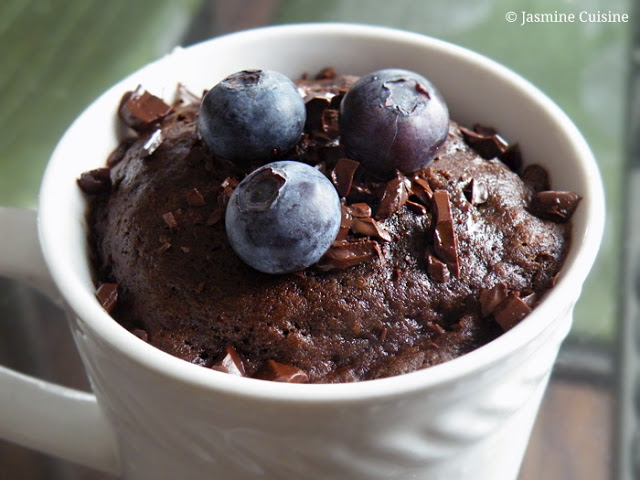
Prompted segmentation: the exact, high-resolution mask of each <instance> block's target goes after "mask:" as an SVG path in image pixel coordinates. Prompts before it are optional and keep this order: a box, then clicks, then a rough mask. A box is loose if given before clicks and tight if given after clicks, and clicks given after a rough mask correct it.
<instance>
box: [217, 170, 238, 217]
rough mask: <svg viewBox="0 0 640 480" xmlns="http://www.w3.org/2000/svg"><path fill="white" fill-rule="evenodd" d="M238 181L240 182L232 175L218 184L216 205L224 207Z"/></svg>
mask: <svg viewBox="0 0 640 480" xmlns="http://www.w3.org/2000/svg"><path fill="white" fill-rule="evenodd" d="M238 183H240V182H238V180H236V179H235V178H233V177H227V178H225V179H224V180H223V181H222V183H221V184H220V189H219V191H218V206H220V207H221V208H223V209H224V208H226V206H227V203H228V202H229V198H230V197H231V194H232V193H233V191H234V190H235V188H236V187H237V186H238Z"/></svg>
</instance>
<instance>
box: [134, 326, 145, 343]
mask: <svg viewBox="0 0 640 480" xmlns="http://www.w3.org/2000/svg"><path fill="white" fill-rule="evenodd" d="M131 333H133V334H134V335H135V336H136V337H138V338H139V339H140V340H142V341H144V342H148V341H149V334H148V333H147V331H146V330H143V329H141V328H134V329H133V330H131Z"/></svg>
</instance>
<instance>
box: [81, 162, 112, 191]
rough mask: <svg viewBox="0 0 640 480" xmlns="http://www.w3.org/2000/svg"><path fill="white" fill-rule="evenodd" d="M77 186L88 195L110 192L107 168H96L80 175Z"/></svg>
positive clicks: (109, 178) (109, 177)
mask: <svg viewBox="0 0 640 480" xmlns="http://www.w3.org/2000/svg"><path fill="white" fill-rule="evenodd" d="M78 186H79V187H80V189H81V190H82V191H83V192H84V193H87V194H89V195H96V194H99V193H107V192H109V191H110V190H111V176H110V173H109V168H107V167H103V168H96V169H95V170H90V171H88V172H84V173H82V174H81V175H80V178H78Z"/></svg>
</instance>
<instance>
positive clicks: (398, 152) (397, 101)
mask: <svg viewBox="0 0 640 480" xmlns="http://www.w3.org/2000/svg"><path fill="white" fill-rule="evenodd" d="M339 121H340V138H341V141H342V143H343V145H344V146H345V149H346V152H347V155H349V156H350V157H351V158H353V159H354V160H358V161H359V162H360V163H361V164H362V165H363V167H364V168H366V169H368V170H370V171H372V172H374V173H376V174H379V175H382V176H389V175H392V174H393V172H394V171H395V170H396V169H397V170H400V171H401V172H403V173H411V172H414V171H416V170H419V169H421V168H423V167H425V166H426V165H427V164H429V162H431V160H433V157H434V156H435V155H436V153H437V151H438V148H439V147H440V145H442V143H444V141H445V139H446V138H447V134H448V132H449V111H448V109H447V105H446V104H445V101H444V99H443V97H442V95H441V94H440V92H438V90H437V89H436V88H435V87H434V86H433V84H431V82H429V80H427V79H426V78H424V77H423V76H421V75H419V74H417V73H415V72H411V71H409V70H401V69H386V70H379V71H376V72H373V73H370V74H368V75H365V76H363V77H361V78H360V79H359V80H358V81H357V82H356V83H354V84H353V85H352V86H351V88H350V89H349V90H348V91H347V93H346V94H345V96H344V98H343V99H342V102H341V104H340V117H339Z"/></svg>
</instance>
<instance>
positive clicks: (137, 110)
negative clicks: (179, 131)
mask: <svg viewBox="0 0 640 480" xmlns="http://www.w3.org/2000/svg"><path fill="white" fill-rule="evenodd" d="M169 112H171V105H167V104H166V103H165V102H164V101H163V100H162V99H161V98H159V97H156V96H155V95H152V94H150V93H149V92H147V91H146V90H145V89H144V88H142V86H138V88H137V89H136V90H135V91H132V92H127V93H125V94H124V96H123V97H122V101H121V103H120V108H119V109H118V115H119V116H120V118H121V119H122V121H123V122H124V123H125V124H127V125H128V126H130V127H131V128H133V129H134V130H137V131H142V130H145V129H146V128H148V127H149V125H150V124H152V123H154V122H157V121H158V120H160V119H162V118H163V117H165V116H166V115H167V114H168V113H169Z"/></svg>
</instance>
